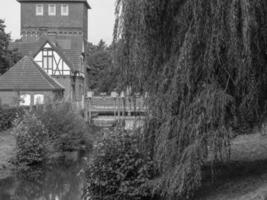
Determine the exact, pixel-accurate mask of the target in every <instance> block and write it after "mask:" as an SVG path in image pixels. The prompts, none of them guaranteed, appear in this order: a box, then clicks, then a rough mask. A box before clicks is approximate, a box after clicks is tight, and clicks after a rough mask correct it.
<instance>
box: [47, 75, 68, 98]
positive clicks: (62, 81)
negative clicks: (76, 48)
mask: <svg viewBox="0 0 267 200" xmlns="http://www.w3.org/2000/svg"><path fill="white" fill-rule="evenodd" d="M52 77H53V78H54V79H55V80H57V81H58V82H59V83H60V84H61V85H62V86H63V87H64V88H65V90H64V99H65V100H66V101H71V99H72V88H71V83H72V78H71V77H70V76H52Z"/></svg>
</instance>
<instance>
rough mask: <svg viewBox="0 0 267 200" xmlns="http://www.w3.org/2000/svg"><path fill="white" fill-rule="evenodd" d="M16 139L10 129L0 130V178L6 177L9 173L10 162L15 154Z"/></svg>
mask: <svg viewBox="0 0 267 200" xmlns="http://www.w3.org/2000/svg"><path fill="white" fill-rule="evenodd" d="M15 150H16V139H15V137H14V136H13V135H11V133H10V131H4V132H0V179H4V178H6V177H8V176H9V175H10V173H11V168H12V166H11V164H10V162H9V161H10V160H12V159H13V158H14V156H15V152H16V151H15Z"/></svg>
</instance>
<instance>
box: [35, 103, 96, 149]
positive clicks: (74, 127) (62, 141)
mask: <svg viewBox="0 0 267 200" xmlns="http://www.w3.org/2000/svg"><path fill="white" fill-rule="evenodd" d="M37 116H38V118H39V119H40V120H41V122H42V123H43V124H44V126H45V127H46V129H47V131H48V135H49V140H50V143H51V144H53V148H54V150H55V151H56V152H64V151H75V150H81V149H82V148H84V146H85V147H86V148H91V147H90V146H91V145H92V144H91V142H92V141H91V140H90V134H89V133H88V130H87V128H88V127H87V125H86V123H85V121H84V119H83V118H82V116H80V115H79V113H76V112H75V111H74V110H73V109H72V106H71V104H68V103H65V104H59V105H54V106H51V107H49V106H48V107H47V108H46V109H45V110H40V111H39V112H37Z"/></svg>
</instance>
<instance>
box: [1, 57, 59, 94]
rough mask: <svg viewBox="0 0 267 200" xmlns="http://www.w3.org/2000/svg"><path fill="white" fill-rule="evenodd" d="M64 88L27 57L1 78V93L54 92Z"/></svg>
mask: <svg viewBox="0 0 267 200" xmlns="http://www.w3.org/2000/svg"><path fill="white" fill-rule="evenodd" d="M54 90H64V87H63V86H62V85H61V84H60V83H58V82H57V81H56V80H54V79H53V78H52V77H50V76H49V75H48V74H47V73H46V72H45V71H44V70H43V69H42V68H41V67H40V66H39V65H37V64H36V63H35V62H34V61H33V59H32V58H30V57H28V56H25V57H23V58H22V59H21V60H20V61H19V62H18V63H17V64H15V65H14V66H13V67H12V68H10V69H9V70H8V71H7V72H6V73H5V74H3V75H2V76H0V91H54Z"/></svg>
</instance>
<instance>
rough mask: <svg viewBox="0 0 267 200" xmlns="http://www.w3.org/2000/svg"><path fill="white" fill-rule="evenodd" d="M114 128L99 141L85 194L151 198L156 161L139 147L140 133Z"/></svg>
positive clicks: (135, 199)
mask: <svg viewBox="0 0 267 200" xmlns="http://www.w3.org/2000/svg"><path fill="white" fill-rule="evenodd" d="M118 132H119V133H114V132H110V133H108V136H107V137H106V138H105V139H103V140H102V141H101V142H99V143H98V144H97V145H96V147H95V151H94V156H93V158H92V160H91V161H90V162H89V163H88V169H87V171H86V180H87V186H86V187H85V188H84V196H85V198H88V197H90V198H92V199H93V200H103V199H105V200H117V199H128V200H138V199H151V196H152V192H151V190H150V187H149V184H147V183H148V181H149V180H150V179H151V178H152V175H153V163H152V161H151V159H150V158H149V156H147V155H146V154H144V153H142V152H141V151H140V148H139V147H138V144H139V140H138V137H137V135H136V134H130V133H128V132H123V131H118Z"/></svg>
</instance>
